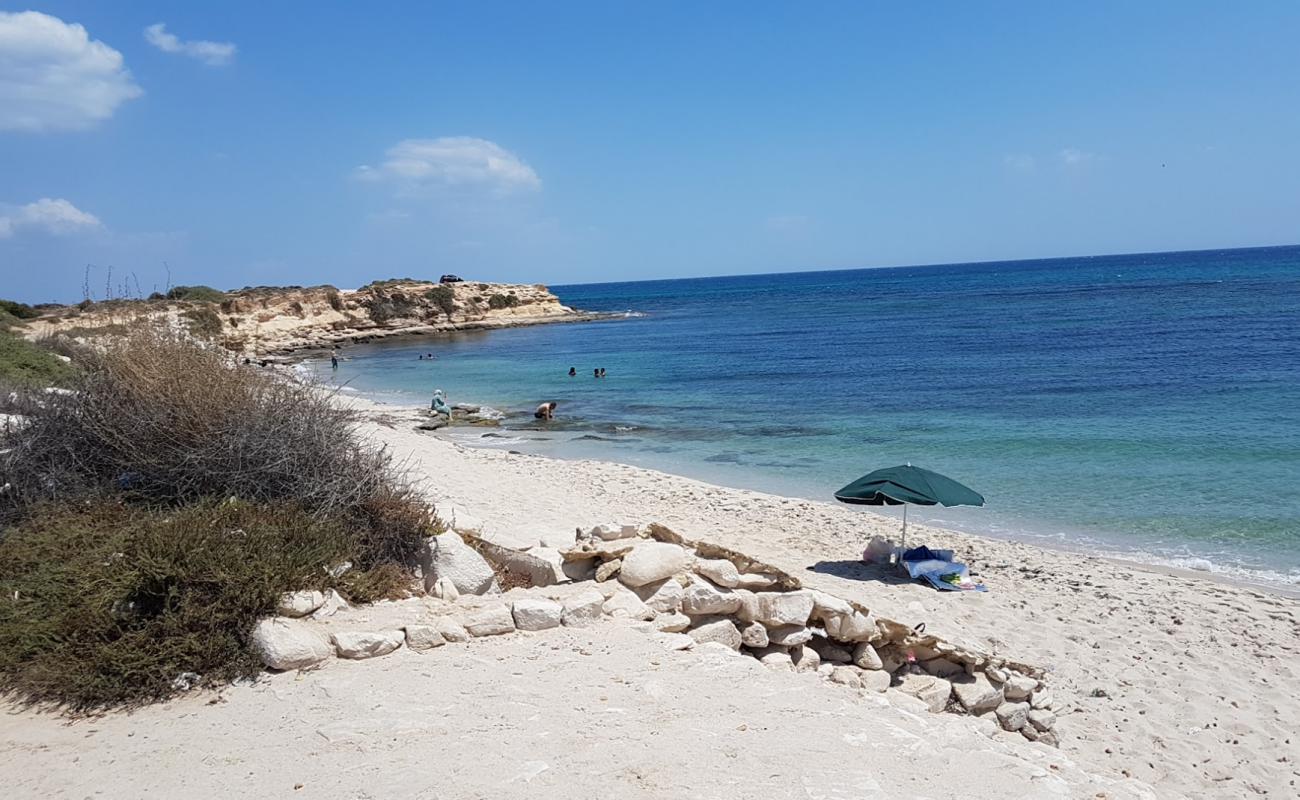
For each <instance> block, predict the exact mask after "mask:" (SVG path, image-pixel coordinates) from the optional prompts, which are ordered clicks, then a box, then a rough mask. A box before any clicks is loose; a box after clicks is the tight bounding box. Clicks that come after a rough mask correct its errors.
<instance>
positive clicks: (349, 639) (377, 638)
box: [330, 630, 406, 659]
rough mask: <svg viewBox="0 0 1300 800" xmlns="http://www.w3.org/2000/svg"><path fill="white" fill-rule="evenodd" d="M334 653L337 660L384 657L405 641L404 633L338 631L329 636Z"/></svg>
mask: <svg viewBox="0 0 1300 800" xmlns="http://www.w3.org/2000/svg"><path fill="white" fill-rule="evenodd" d="M330 641H332V642H333V643H334V651H335V652H336V653H338V656H339V658H352V659H362V658H375V657H377V656H386V655H388V654H389V653H391V652H393V651H394V650H396V649H397V648H399V647H401V646H402V643H403V642H405V641H406V632H405V631H402V630H387V631H339V632H338V633H335V634H333V635H332V636H330Z"/></svg>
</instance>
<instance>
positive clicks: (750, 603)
mask: <svg viewBox="0 0 1300 800" xmlns="http://www.w3.org/2000/svg"><path fill="white" fill-rule="evenodd" d="M731 593H732V594H733V595H735V596H736V597H737V598H738V599H739V600H740V608H738V609H736V619H738V620H740V621H741V622H758V595H756V594H754V593H753V592H751V591H749V590H748V589H732V590H731Z"/></svg>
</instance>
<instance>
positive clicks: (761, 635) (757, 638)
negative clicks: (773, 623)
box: [740, 622, 770, 647]
mask: <svg viewBox="0 0 1300 800" xmlns="http://www.w3.org/2000/svg"><path fill="white" fill-rule="evenodd" d="M740 641H741V642H743V643H744V645H745V646H746V647H767V645H768V643H769V641H770V640H769V639H768V638H767V628H766V627H765V626H764V625H763V623H761V622H750V623H746V624H745V625H742V626H741V628H740Z"/></svg>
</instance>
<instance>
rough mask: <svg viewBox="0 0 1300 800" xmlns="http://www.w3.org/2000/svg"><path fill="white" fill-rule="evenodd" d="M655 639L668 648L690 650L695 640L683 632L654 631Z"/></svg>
mask: <svg viewBox="0 0 1300 800" xmlns="http://www.w3.org/2000/svg"><path fill="white" fill-rule="evenodd" d="M655 641H656V642H658V643H659V644H661V645H663V646H664V647H665V648H667V649H669V650H690V649H691V648H693V647H695V640H694V639H692V638H691V637H689V636H687V635H686V634H684V633H656V634H655Z"/></svg>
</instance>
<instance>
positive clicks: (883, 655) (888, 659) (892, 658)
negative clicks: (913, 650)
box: [876, 644, 907, 672]
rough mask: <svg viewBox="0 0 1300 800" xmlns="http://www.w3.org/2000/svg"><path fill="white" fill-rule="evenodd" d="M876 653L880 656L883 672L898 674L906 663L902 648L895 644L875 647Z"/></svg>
mask: <svg viewBox="0 0 1300 800" xmlns="http://www.w3.org/2000/svg"><path fill="white" fill-rule="evenodd" d="M876 653H877V654H879V655H880V663H881V664H882V667H881V669H883V670H884V671H885V672H898V670H899V669H900V668H901V667H902V666H903V665H904V664H906V663H907V656H906V655H905V654H904V653H903V651H902V648H900V647H899V646H898V645H896V644H886V645H882V646H880V647H877V648H876Z"/></svg>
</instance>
